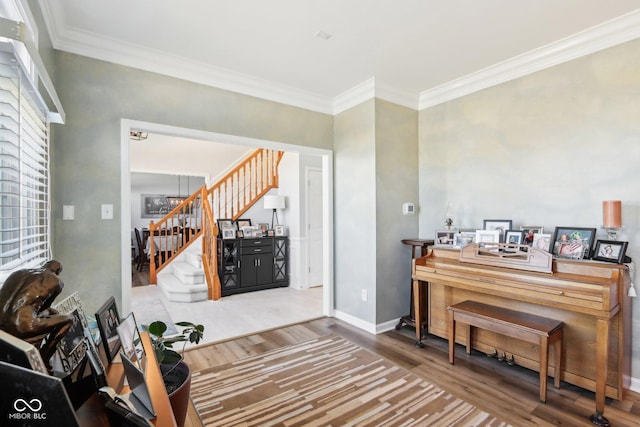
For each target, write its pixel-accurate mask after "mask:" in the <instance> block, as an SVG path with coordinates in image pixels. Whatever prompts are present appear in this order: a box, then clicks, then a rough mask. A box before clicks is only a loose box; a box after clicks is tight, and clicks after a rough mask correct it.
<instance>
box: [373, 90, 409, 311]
mask: <svg viewBox="0 0 640 427" xmlns="http://www.w3.org/2000/svg"><path fill="white" fill-rule="evenodd" d="M375 115H376V124H375V125H376V143H375V149H376V171H375V175H376V177H375V180H376V323H384V322H387V321H392V320H397V319H398V318H399V317H401V316H404V315H407V314H409V301H410V291H411V247H409V246H406V245H403V244H402V242H401V240H402V239H411V238H416V237H418V216H417V215H413V216H405V215H403V214H402V203H404V202H412V203H414V204H416V205H417V204H418V112H417V111H415V110H411V109H409V108H405V107H401V106H398V105H396V104H392V103H390V102H386V101H382V100H379V99H377V100H376V112H375Z"/></svg>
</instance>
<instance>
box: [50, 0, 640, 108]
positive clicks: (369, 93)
mask: <svg viewBox="0 0 640 427" xmlns="http://www.w3.org/2000/svg"><path fill="white" fill-rule="evenodd" d="M39 3H40V5H41V8H42V12H43V17H44V20H45V23H46V25H47V27H48V31H49V36H50V37H51V42H52V45H53V47H54V48H56V49H60V50H64V51H67V52H71V53H75V54H78V55H82V56H87V57H90V58H94V59H98V60H103V61H107V62H112V63H115V64H122V65H125V66H129V67H132V68H137V69H141V70H145V71H149V72H153V73H158V74H163V75H167V76H171V77H175V78H179V79H183V80H187V81H192V82H196V83H200V84H203V85H207V86H212V87H217V88H220V89H224V90H229V91H232V92H236V93H241V94H244V95H248V96H253V97H257V98H262V99H265V100H269V101H273V102H279V103H282V104H286V105H291V106H294V107H299V108H304V109H307V110H311V111H316V112H320V113H324V114H332V115H335V114H339V113H341V112H343V111H346V110H347V109H349V108H352V107H354V106H356V105H359V104H361V103H362V102H365V101H367V100H369V99H372V98H380V99H384V100H386V101H389V102H393V103H395V104H399V105H402V106H405V107H408V108H412V109H417V110H422V109H425V108H429V107H432V106H435V105H438V104H441V103H444V102H447V101H450V100H452V99H456V98H460V97H462V96H465V95H468V94H471V93H473V92H477V91H480V90H483V89H486V88H489V87H492V86H495V85H498V84H501V83H505V82H507V81H510V80H513V79H516V78H519V77H522V76H525V75H528V74H531V73H534V72H536V71H540V70H543V69H545V68H549V67H552V66H555V65H558V64H561V63H564V62H567V61H571V60H573V59H576V58H579V57H582V56H586V55H589V54H591V53H594V52H597V51H599V50H602V49H606V48H609V47H612V46H615V45H618V44H621V43H624V42H627V41H630V40H633V39H636V38H638V37H640V9H638V10H636V11H634V12H631V13H629V14H626V15H623V16H621V17H619V18H616V19H613V20H610V21H607V22H605V23H603V24H600V25H597V26H595V27H592V28H590V29H587V30H584V31H582V32H579V33H577V34H575V35H572V36H569V37H567V38H565V39H562V40H559V41H557V42H554V43H551V44H548V45H546V46H543V47H541V48H537V49H534V50H531V51H529V52H527V53H524V54H522V55H518V56H516V57H513V58H511V59H508V60H506V61H503V62H500V63H498V64H495V65H492V66H490V67H487V68H484V69H482V70H479V71H476V72H474V73H471V74H468V75H466V76H464V77H461V78H459V79H455V80H452V81H450V82H447V83H445V84H442V85H440V86H437V87H434V88H431V89H427V90H425V91H422V92H420V93H419V94H414V93H409V92H405V91H401V90H399V89H397V88H396V87H394V86H392V85H390V84H385V83H381V82H376V78H375V76H373V77H370V78H368V79H367V80H365V81H363V82H362V83H359V84H358V85H356V86H354V87H353V88H351V89H349V90H347V91H345V92H343V93H341V94H339V95H337V96H336V97H334V98H331V97H327V96H322V95H319V94H317V93H312V92H308V91H303V90H299V89H296V88H293V87H290V86H286V85H282V84H278V83H274V82H272V81H267V80H264V79H258V78H255V77H253V76H250V75H246V74H241V73H235V72H232V71H230V70H228V69H223V68H219V67H212V66H211V65H208V64H205V63H202V62H199V61H193V60H188V59H185V58H183V57H180V56H177V55H167V54H166V53H164V52H159V51H156V50H152V49H146V48H141V47H140V46H138V45H133V44H127V43H123V42H122V41H119V40H112V39H106V38H104V37H102V36H98V35H96V34H92V33H88V32H80V31H76V30H73V29H67V28H66V25H65V24H64V22H63V17H62V16H61V14H60V13H59V12H58V9H57V8H56V7H55V6H52V5H51V4H50V2H49V1H46V0H40V2H39ZM54 18H55V19H54ZM78 40H82V42H79V41H78Z"/></svg>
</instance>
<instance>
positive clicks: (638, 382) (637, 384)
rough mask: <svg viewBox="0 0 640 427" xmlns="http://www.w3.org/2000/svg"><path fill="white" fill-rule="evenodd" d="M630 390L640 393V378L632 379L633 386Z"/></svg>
mask: <svg viewBox="0 0 640 427" xmlns="http://www.w3.org/2000/svg"><path fill="white" fill-rule="evenodd" d="M629 390H631V391H635V392H636V393H640V378H634V377H631V385H630V386H629Z"/></svg>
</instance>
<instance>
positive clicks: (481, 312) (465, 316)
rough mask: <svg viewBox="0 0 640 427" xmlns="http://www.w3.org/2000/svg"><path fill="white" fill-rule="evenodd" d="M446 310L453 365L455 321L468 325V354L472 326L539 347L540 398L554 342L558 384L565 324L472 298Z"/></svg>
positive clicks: (544, 395) (543, 395)
mask: <svg viewBox="0 0 640 427" xmlns="http://www.w3.org/2000/svg"><path fill="white" fill-rule="evenodd" d="M447 309H448V310H449V363H451V364H453V360H454V353H455V343H456V321H459V322H462V323H466V324H467V354H470V353H471V342H472V336H471V327H472V326H475V327H477V328H482V329H486V330H489V331H492V332H495V333H498V334H502V335H507V336H510V337H512V338H517V339H520V340H523V341H526V342H529V343H532V344H538V345H539V346H540V401H541V402H546V400H547V372H548V369H549V366H548V365H549V344H552V343H555V351H556V352H555V360H556V369H555V372H554V374H555V375H554V378H553V380H554V382H553V384H554V385H555V387H556V388H559V387H560V371H561V366H562V363H561V362H562V331H563V327H564V323H563V322H560V321H558V320H553V319H547V318H545V317H541V316H536V315H533V314H529V313H522V312H519V311H514V310H509V309H506V308H502V307H494V306H491V305H487V304H482V303H479V302H475V301H464V302H461V303H458V304H454V305H452V306H449V307H447Z"/></svg>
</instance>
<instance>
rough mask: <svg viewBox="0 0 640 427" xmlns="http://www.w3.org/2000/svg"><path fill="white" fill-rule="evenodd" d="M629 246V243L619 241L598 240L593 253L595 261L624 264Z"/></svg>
mask: <svg viewBox="0 0 640 427" xmlns="http://www.w3.org/2000/svg"><path fill="white" fill-rule="evenodd" d="M628 244H629V243H628V242H619V241H617V240H598V241H597V242H596V248H595V250H594V251H593V259H594V260H597V261H606V262H615V263H617V264H622V260H623V259H624V254H625V253H626V252H627V245H628Z"/></svg>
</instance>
